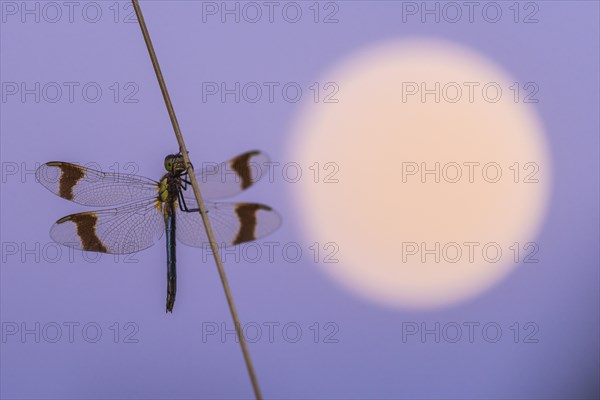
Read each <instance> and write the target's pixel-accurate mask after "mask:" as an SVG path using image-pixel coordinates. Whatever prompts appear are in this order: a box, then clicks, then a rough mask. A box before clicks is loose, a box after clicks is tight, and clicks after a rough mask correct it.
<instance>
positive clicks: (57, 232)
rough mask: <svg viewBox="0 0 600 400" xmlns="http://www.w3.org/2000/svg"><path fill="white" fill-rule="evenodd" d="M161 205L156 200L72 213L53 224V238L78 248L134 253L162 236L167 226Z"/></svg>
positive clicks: (114, 252) (51, 235) (51, 231)
mask: <svg viewBox="0 0 600 400" xmlns="http://www.w3.org/2000/svg"><path fill="white" fill-rule="evenodd" d="M161 206H162V203H160V201H158V200H157V199H154V200H151V201H148V200H146V201H142V202H137V203H132V204H128V205H125V206H122V207H118V208H114V209H109V210H99V211H89V212H82V213H79V214H73V215H69V216H66V217H64V218H61V219H59V220H58V221H57V222H56V223H55V224H54V225H53V226H52V228H51V229H50V237H52V240H54V241H55V242H57V243H60V244H62V245H65V246H67V247H71V248H74V249H77V250H86V251H95V252H99V253H110V254H128V253H135V252H137V251H140V250H143V249H146V248H148V247H150V246H152V245H153V244H154V243H155V242H156V241H157V240H159V239H160V238H161V237H162V234H163V233H164V226H165V225H164V218H163V215H162V208H161Z"/></svg>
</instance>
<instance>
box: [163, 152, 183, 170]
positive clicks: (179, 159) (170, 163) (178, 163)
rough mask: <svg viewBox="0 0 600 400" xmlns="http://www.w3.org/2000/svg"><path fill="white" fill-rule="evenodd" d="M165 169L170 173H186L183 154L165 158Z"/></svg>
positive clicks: (170, 155)
mask: <svg viewBox="0 0 600 400" xmlns="http://www.w3.org/2000/svg"><path fill="white" fill-rule="evenodd" d="M165 169H166V170H167V171H169V172H184V171H185V162H183V156H182V155H181V154H169V155H168V156H166V157H165Z"/></svg>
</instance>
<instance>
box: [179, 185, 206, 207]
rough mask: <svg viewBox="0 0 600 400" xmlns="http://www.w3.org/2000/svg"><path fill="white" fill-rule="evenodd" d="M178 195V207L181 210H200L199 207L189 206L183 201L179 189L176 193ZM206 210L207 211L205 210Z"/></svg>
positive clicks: (183, 198)
mask: <svg viewBox="0 0 600 400" xmlns="http://www.w3.org/2000/svg"><path fill="white" fill-rule="evenodd" d="M177 196H178V197H179V201H178V203H179V209H180V210H181V211H183V212H198V211H200V209H199V208H189V207H188V206H187V204H186V202H185V197H184V196H183V193H182V192H181V190H180V191H179V193H178V195H177ZM207 212H208V211H207Z"/></svg>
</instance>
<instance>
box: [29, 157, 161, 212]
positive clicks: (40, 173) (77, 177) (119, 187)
mask: <svg viewBox="0 0 600 400" xmlns="http://www.w3.org/2000/svg"><path fill="white" fill-rule="evenodd" d="M35 176H36V178H37V180H38V182H40V183H41V184H42V185H43V186H44V187H45V188H46V189H48V190H50V191H51V192H52V193H54V194H56V195H58V196H60V197H62V198H63V199H67V200H71V201H73V202H75V203H79V204H83V205H86V206H93V207H104V206H115V205H119V204H125V203H129V202H132V201H139V200H144V199H151V198H154V197H156V196H157V195H158V189H159V187H158V183H157V182H155V181H153V180H151V179H148V178H144V177H142V176H137V175H131V174H119V173H115V172H101V171H96V170H94V169H90V168H85V167H81V166H79V165H75V164H70V163H66V162H60V161H55V162H49V163H46V164H43V165H42V166H40V167H39V168H38V169H37V171H36V172H35Z"/></svg>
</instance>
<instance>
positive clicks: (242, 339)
mask: <svg viewBox="0 0 600 400" xmlns="http://www.w3.org/2000/svg"><path fill="white" fill-rule="evenodd" d="M132 3H133V8H134V9H135V14H136V15H137V19H138V22H139V24H140V28H141V29H142V35H143V36H144V41H145V42H146V47H147V48H148V53H149V54H150V59H151V60H152V66H153V67H154V72H155V73H156V78H157V79H158V84H159V86H160V90H161V92H162V95H163V99H164V100H165V105H166V106H167V111H168V113H169V118H170V119H171V124H172V125H173V131H174V132H175V136H176V137H177V142H178V143H179V150H180V151H181V154H182V156H183V160H184V162H185V167H186V171H187V173H188V175H189V177H190V181H191V183H192V188H193V189H194V196H196V201H197V202H198V208H199V210H200V211H199V212H200V216H201V217H202V222H203V223H204V229H205V230H206V235H207V236H208V241H209V243H210V248H211V250H212V253H213V255H214V258H215V263H216V264H217V270H218V271H219V276H220V277H221V283H222V284H223V290H224V291H225V297H226V298H227V303H228V304H229V310H230V311H231V317H232V318H233V323H234V325H235V329H236V332H237V335H238V337H239V339H240V346H241V348H242V353H243V355H244V360H245V362H246V367H247V369H248V375H249V376H250V381H251V382H252V388H253V389H254V396H255V397H256V399H262V394H261V392H260V388H259V386H258V380H257V378H256V373H255V372H254V366H253V365H252V359H251V358H250V353H249V351H248V345H247V344H246V339H245V337H244V334H243V332H242V327H241V324H240V320H239V317H238V313H237V310H236V308H235V304H234V302H233V296H232V295H231V289H230V288H229V282H228V281H227V276H226V275H225V268H223V262H222V261H221V256H220V254H219V249H218V247H217V242H216V241H215V236H214V233H213V230H212V228H211V226H210V221H209V219H208V214H207V213H206V207H205V205H204V200H203V199H202V195H201V194H200V189H199V188H198V181H197V180H196V175H195V174H194V169H193V167H192V164H191V163H190V159H189V157H188V152H187V148H186V147H185V143H184V141H183V136H182V134H181V129H180V128H179V122H177V117H176V115H175V110H174V109H173V104H172V103H171V98H170V96H169V92H168V90H167V85H166V83H165V80H164V78H163V75H162V72H161V70H160V65H159V63H158V59H157V57H156V53H155V52H154V46H153V45H152V40H151V39H150V34H149V33H148V28H147V27H146V22H145V21H144V16H143V15H142V10H141V8H140V5H139V3H138V0H132Z"/></svg>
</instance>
